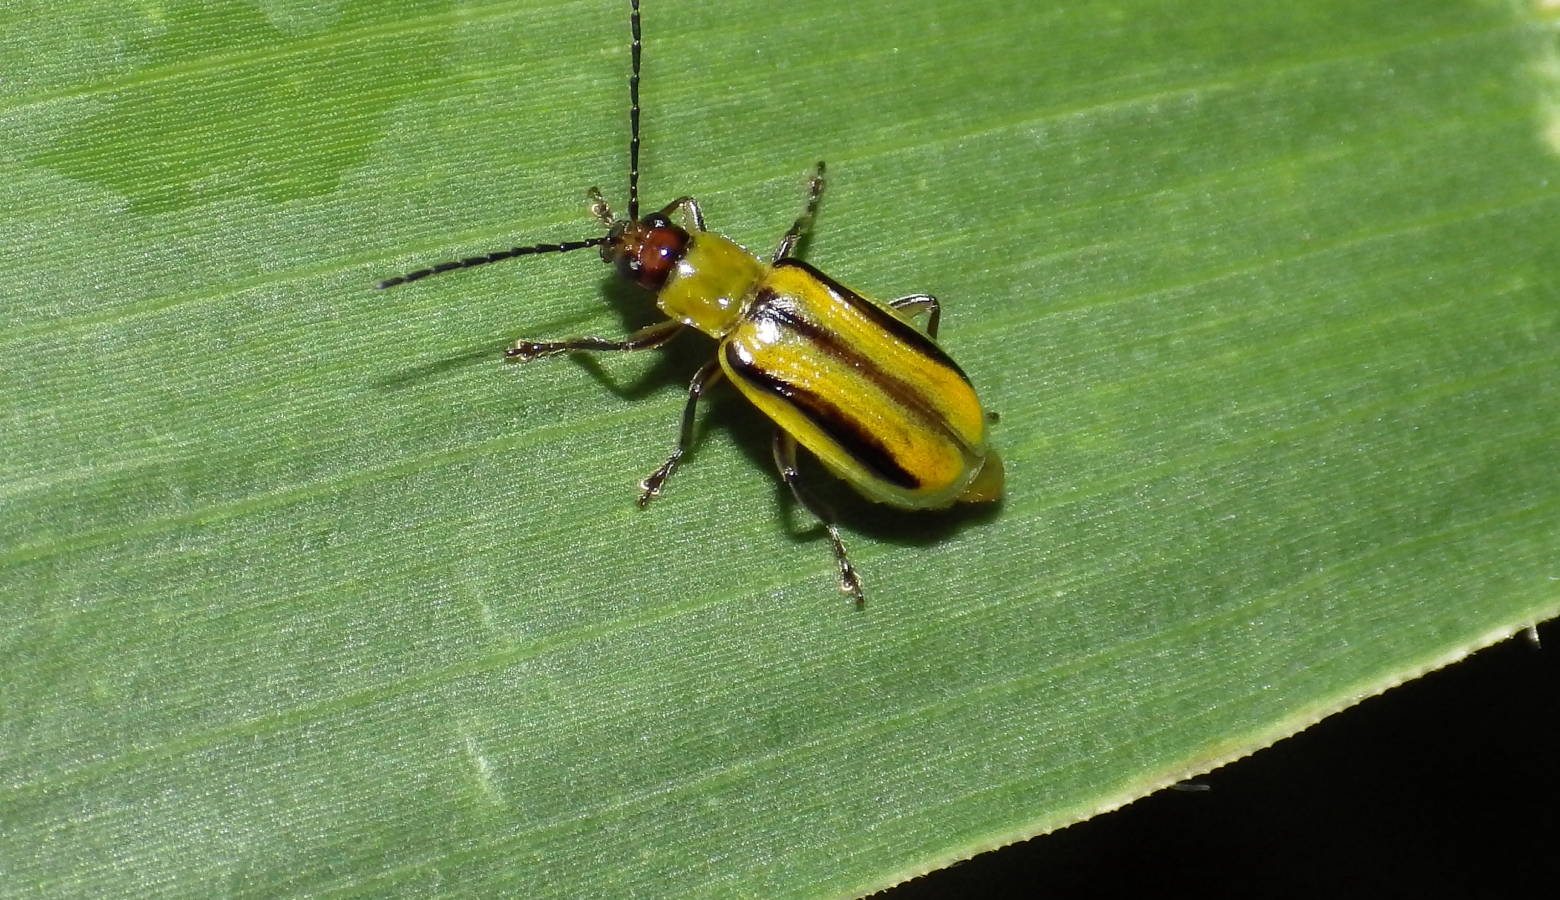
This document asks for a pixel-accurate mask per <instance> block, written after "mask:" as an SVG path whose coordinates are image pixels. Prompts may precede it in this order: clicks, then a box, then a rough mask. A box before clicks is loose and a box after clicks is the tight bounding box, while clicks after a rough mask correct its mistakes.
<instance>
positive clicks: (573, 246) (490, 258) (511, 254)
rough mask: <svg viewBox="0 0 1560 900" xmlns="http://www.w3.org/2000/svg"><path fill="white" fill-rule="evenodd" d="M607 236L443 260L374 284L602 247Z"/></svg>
mask: <svg viewBox="0 0 1560 900" xmlns="http://www.w3.org/2000/svg"><path fill="white" fill-rule="evenodd" d="M606 242H607V239H606V238H605V237H597V238H587V239H585V240H583V241H562V242H560V243H557V244H535V245H533V246H530V247H510V248H509V249H508V250H499V251H498V252H496V253H488V254H485V255H483V256H468V257H466V258H465V259H454V260H450V261H449V262H442V263H439V264H438V265H436V266H429V267H428V268H426V269H418V270H417V271H415V272H407V273H406V274H405V275H397V276H396V277H394V278H386V279H385V280H384V281H381V282H379V283H378V284H376V285H374V287H376V288H378V289H379V290H381V291H382V290H384V289H385V288H392V287H395V286H396V285H398V284H406V283H407V282H408V281H420V280H422V279H424V278H427V277H428V276H430V275H442V274H443V273H445V272H453V271H455V270H456V269H469V268H471V267H472V266H485V265H487V264H488V263H495V262H499V261H501V260H506V259H514V258H515V257H517V256H531V255H532V254H536V253H568V252H569V251H570V250H583V249H585V248H586V247H600V246H601V245H602V244H605V243H606Z"/></svg>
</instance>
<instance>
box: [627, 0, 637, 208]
mask: <svg viewBox="0 0 1560 900" xmlns="http://www.w3.org/2000/svg"><path fill="white" fill-rule="evenodd" d="M628 30H629V31H630V32H632V33H633V36H634V42H633V43H632V44H631V45H630V49H629V54H630V55H631V56H632V57H633V71H632V72H631V73H630V74H629V76H628V221H630V222H637V221H639V53H640V49H639V48H640V37H639V0H629V12H628Z"/></svg>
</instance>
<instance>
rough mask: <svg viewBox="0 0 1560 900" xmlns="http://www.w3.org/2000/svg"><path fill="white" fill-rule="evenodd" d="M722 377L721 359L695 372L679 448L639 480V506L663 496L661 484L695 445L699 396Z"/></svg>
mask: <svg viewBox="0 0 1560 900" xmlns="http://www.w3.org/2000/svg"><path fill="white" fill-rule="evenodd" d="M720 379H721V371H720V361H719V360H714V359H712V360H710V361H709V362H708V363H706V364H705V365H704V367H703V368H701V369H699V371H697V372H695V373H694V375H693V380H692V381H690V382H688V404H687V405H686V406H684V407H683V414H682V429H681V430H680V431H679V432H678V433H677V449H675V450H673V451H672V455H671V456H668V457H667V458H666V462H664V463H661V467H660V468H659V469H656V470H655V471H654V472H651V473H650V477H648V478H646V479H645V480H644V481H641V482H639V489H640V491H642V493H641V494H640V495H639V508H640V509H644V508H645V507H646V506H648V505H649V504H650V501H651V500H654V499H655V498H657V497H659V496H661V486H662V485H664V484H666V479H668V478H670V477H672V473H673V472H675V471H677V463H678V462H679V461H681V460H682V458H683V454H684V453H687V452H688V448H689V447H690V446H692V445H693V415H694V411H695V410H696V409H698V406H699V398H700V397H701V396H703V395H704V390H705V388H708V387H710V386H711V385H713V384H715V383H716V382H718V381H720Z"/></svg>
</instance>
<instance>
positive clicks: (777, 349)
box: [379, 0, 1003, 604]
mask: <svg viewBox="0 0 1560 900" xmlns="http://www.w3.org/2000/svg"><path fill="white" fill-rule="evenodd" d="M629 28H630V31H631V33H632V35H633V43H632V49H631V58H632V74H631V75H630V77H629V121H630V140H629V182H628V215H627V217H626V218H623V219H616V218H614V217H613V216H612V211H611V209H610V208H609V207H608V205H607V202H606V201H605V200H604V199H602V196H601V193H600V191H598V190H597V189H596V188H591V189H590V198H591V211H592V213H593V214H594V215H595V216H596V218H597V219H598V220H600V221H601V222H602V223H603V224H604V225H605V226H606V228H607V234H606V235H605V236H604V237H597V238H587V239H584V240H578V241H563V242H560V243H556V244H537V245H533V246H526V247H513V248H510V249H508V250H502V251H499V252H497V253H489V254H485V255H482V256H475V257H468V258H466V259H462V260H454V261H450V262H446V263H440V264H438V265H435V266H431V267H429V268H426V269H419V270H418V271H415V272H410V273H407V274H406V275H402V276H399V277H396V278H391V279H388V280H386V281H382V282H380V283H379V287H381V288H387V287H392V286H394V285H398V284H405V283H406V282H409V281H416V280H419V279H422V278H426V277H428V276H430V275H436V274H439V273H441V272H447V271H451V270H454V269H462V268H470V267H472V266H478V265H485V264H487V263H491V262H497V261H499V260H503V259H511V258H513V257H517V256H526V255H532V254H538V253H562V252H568V251H571V250H579V249H583V248H586V247H599V248H600V251H601V257H602V259H603V260H605V261H607V262H608V263H611V264H613V265H614V266H615V267H616V268H617V270H618V272H619V274H621V275H622V276H623V277H624V278H626V279H628V280H630V281H633V282H635V283H636V284H638V285H640V286H641V287H643V288H645V289H646V290H648V291H651V292H652V293H654V295H655V298H656V304H657V305H658V306H659V307H660V308H661V310H662V311H663V312H664V313H665V314H666V316H667V318H666V319H665V320H663V321H660V322H656V323H654V324H651V325H648V326H646V327H644V328H641V329H640V330H638V331H636V332H634V333H633V334H631V335H629V336H627V337H626V338H621V339H607V338H596V337H580V338H567V339H564V340H555V341H531V340H520V341H516V342H515V343H514V345H513V346H511V347H510V348H509V349H508V350H507V351H506V353H505V355H506V357H508V358H510V359H515V360H530V359H537V358H540V357H544V356H557V355H560V354H565V353H574V352H607V351H629V350H644V349H649V348H651V347H659V346H661V345H662V344H665V343H666V342H667V341H669V340H671V339H672V338H673V337H675V336H676V335H677V334H679V333H680V332H682V331H684V330H685V329H687V328H690V327H691V328H693V329H696V330H698V331H702V332H704V333H705V334H707V335H709V336H711V337H713V338H715V339H716V340H718V341H719V346H718V348H717V351H716V355H715V359H713V360H711V361H710V362H709V363H707V364H705V365H704V366H703V367H702V368H700V369H699V371H698V372H697V373H696V374H695V375H694V376H693V380H692V381H691V382H690V383H689V385H688V399H687V402H686V404H685V406H684V407H683V415H682V422H681V429H680V432H679V437H678V442H677V446H676V448H675V449H674V450H673V451H672V454H671V456H669V457H668V458H667V460H666V461H665V462H664V463H662V464H661V466H660V467H659V468H658V469H656V470H655V472H653V473H651V474H650V476H649V477H647V478H645V479H644V481H642V482H641V483H640V489H641V493H640V495H639V505H640V506H644V505H646V504H648V503H649V502H650V501H651V500H653V499H654V498H656V497H657V496H659V495H660V493H661V489H662V487H663V486H664V485H665V483H666V480H667V478H668V477H670V476H671V474H672V472H673V471H674V470H675V469H676V468H677V464H678V462H679V461H680V460H681V459H682V457H683V455H684V453H686V452H687V450H688V448H689V446H690V445H691V444H692V442H693V426H694V414H695V412H696V409H697V405H698V401H699V399H700V398H701V397H702V396H703V394H704V392H705V390H706V389H708V388H709V387H711V386H712V385H713V384H715V383H716V382H718V381H720V380H721V379H723V378H724V379H726V380H729V381H731V382H732V384H734V385H735V386H736V387H737V389H738V390H739V391H740V392H741V393H742V395H743V396H744V397H746V398H747V399H748V400H749V401H750V402H751V403H752V404H753V405H754V406H756V407H758V409H759V410H760V411H762V412H763V413H764V414H765V415H767V416H768V417H769V418H770V419H771V420H773V421H774V423H775V425H776V426H777V427H776V430H775V438H774V445H773V450H774V458H775V465H776V467H777V468H778V469H779V472H780V475H781V478H782V479H783V480H784V481H785V483H786V484H787V486H788V487H789V488H790V489H791V491H792V493H793V495H794V496H795V497H796V500H797V502H798V503H800V504H801V505H802V506H803V507H805V508H806V509H808V510H809V511H811V512H812V513H813V514H814V515H815V516H817V517H818V519H819V520H820V521H821V522H822V523H823V525H824V528H825V530H826V531H827V533H828V535H829V539H830V542H831V543H832V545H833V548H834V555H835V561H836V563H837V565H838V567H839V575H840V588H841V590H843V591H844V592H846V593H847V594H849V595H851V596H852V597H853V598H854V599H855V600H856V602H857V603H858V604H860V603H862V602H863V600H864V595H863V592H862V587H861V579H860V578H859V576H858V575H857V574H856V571H855V569H854V567H853V566H852V565H851V563H850V560H849V558H848V556H847V555H846V552H845V545H844V543H843V541H842V540H841V539H840V534H839V528H838V527H837V526H836V525H835V523H834V520H833V516H832V515H831V514H830V513H829V511H828V510H827V509H826V508H825V507H823V506H821V505H820V504H818V503H817V502H816V501H815V500H813V499H812V498H811V497H810V496H809V495H808V494H807V493H806V492H804V491H803V490H802V487H801V485H800V477H801V476H800V472H799V470H798V467H797V445H798V444H800V445H801V446H802V447H805V448H806V449H807V450H808V451H809V452H810V453H812V454H813V455H814V456H815V457H817V458H818V460H819V461H820V462H821V463H822V464H823V466H824V467H825V468H826V469H828V470H829V471H830V472H832V473H833V474H835V475H836V476H838V477H839V478H841V479H843V480H844V481H845V482H847V483H848V484H850V485H851V487H853V488H855V489H856V491H858V492H859V493H860V494H862V495H863V496H865V497H866V498H868V499H869V500H874V501H877V502H879V503H884V504H888V505H891V506H896V507H900V508H903V509H941V508H946V507H948V506H951V505H953V504H954V503H961V502H989V501H993V500H996V499H998V498H1000V497H1001V494H1002V481H1003V470H1002V461H1001V458H1000V457H999V456H998V455H997V454H996V452H995V451H993V450H992V449H991V448H990V447H989V446H988V443H987V435H986V430H987V421H988V415H987V413H986V412H985V411H984V410H982V408H981V405H980V401H979V399H978V398H977V397H976V395H975V390H974V388H973V387H971V385H970V382H969V379H968V378H967V377H966V376H965V374H964V372H963V370H961V369H960V368H959V366H958V365H957V364H956V363H954V361H953V360H952V359H950V358H949V357H948V355H947V354H946V353H944V352H943V351H942V349H941V348H940V347H938V346H937V344H936V343H935V341H934V338H935V337H936V335H937V325H938V320H939V317H940V307H939V305H938V303H937V300H936V299H935V298H933V297H931V296H930V295H927V294H911V295H910V296H907V297H901V298H899V299H898V300H894V301H892V302H890V303H887V304H884V303H879V302H878V301H875V300H871V299H869V298H867V297H865V296H863V295H861V294H859V293H857V292H855V291H853V290H851V289H849V288H847V287H845V286H844V285H842V284H840V283H839V282H837V281H835V280H834V279H832V278H830V277H829V276H827V275H825V274H823V273H822V272H819V271H818V270H817V269H815V268H813V267H812V266H810V265H808V264H807V263H805V262H802V261H801V260H799V259H796V258H795V257H794V256H792V252H793V251H794V250H795V249H796V244H797V242H798V241H799V240H800V239H801V237H802V235H803V234H804V233H805V232H806V230H807V228H808V227H809V226H810V225H811V224H812V220H813V217H814V216H815V214H816V212H817V209H818V202H819V200H820V199H821V197H822V195H823V185H824V180H823V179H824V164H823V163H821V162H820V163H818V166H817V171H816V172H815V173H814V175H813V177H812V180H811V182H810V184H809V189H808V195H807V204H806V207H805V209H804V211H803V213H802V215H801V216H800V217H798V218H797V220H796V222H795V224H793V225H792V226H791V229H790V230H789V231H787V232H786V234H785V236H784V237H783V238H781V240H780V244H779V246H778V247H777V248H776V249H775V252H774V254H773V256H772V257H771V260H770V261H769V262H768V263H765V262H764V261H763V260H761V259H759V258H758V257H757V256H755V255H753V254H752V253H750V252H749V251H747V250H746V249H744V248H743V247H741V246H739V245H738V244H736V243H735V242H733V241H731V240H729V239H728V238H725V237H723V236H721V235H719V234H715V233H713V232H711V231H708V230H707V229H706V228H705V227H704V214H703V212H702V210H701V209H700V208H699V204H698V202H697V201H695V200H694V199H693V198H692V197H679V198H678V199H676V200H674V201H672V202H671V203H669V204H667V206H666V207H665V208H663V209H661V210H660V211H658V212H653V213H650V214H649V215H646V216H644V217H643V218H641V217H640V216H639V82H640V49H641V33H640V15H639V0H630V4H629ZM673 216H677V217H678V218H679V219H681V220H682V221H681V224H679V223H677V222H674V221H673V218H672V217H673ZM921 314H925V315H926V317H927V318H926V327H925V330H924V331H923V330H919V329H917V328H915V327H914V326H913V324H912V322H913V317H915V316H918V315H921Z"/></svg>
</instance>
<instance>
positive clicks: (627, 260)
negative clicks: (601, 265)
mask: <svg viewBox="0 0 1560 900" xmlns="http://www.w3.org/2000/svg"><path fill="white" fill-rule="evenodd" d="M687 250H688V232H686V231H684V230H683V229H681V228H678V227H677V226H676V225H673V224H672V222H671V220H670V219H668V218H667V217H666V216H664V215H662V214H660V213H658V212H655V213H651V214H650V215H648V216H645V217H644V218H643V219H640V220H639V221H637V222H614V223H613V224H612V231H611V233H610V234H608V235H607V242H606V243H605V244H602V245H601V258H602V259H603V260H606V261H607V262H609V263H612V264H613V265H614V266H616V267H617V271H618V274H619V275H621V276H623V277H624V278H626V279H628V280H629V281H632V282H634V283H635V284H637V285H639V286H640V287H642V288H644V289H645V290H648V291H659V290H660V289H661V286H662V285H664V284H666V279H667V278H669V277H671V274H672V272H673V270H675V269H676V268H677V263H678V261H679V260H681V259H682V258H683V254H684V253H685V252H687Z"/></svg>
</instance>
